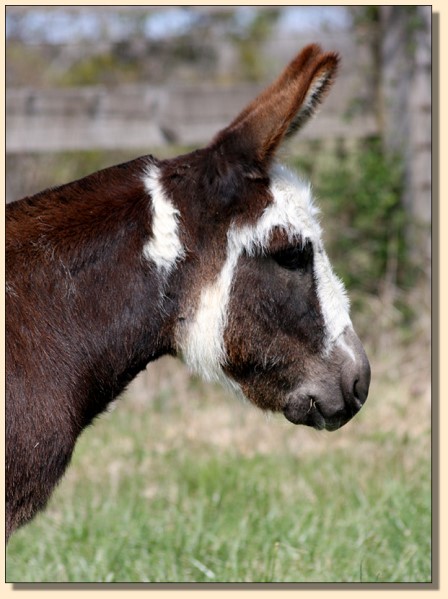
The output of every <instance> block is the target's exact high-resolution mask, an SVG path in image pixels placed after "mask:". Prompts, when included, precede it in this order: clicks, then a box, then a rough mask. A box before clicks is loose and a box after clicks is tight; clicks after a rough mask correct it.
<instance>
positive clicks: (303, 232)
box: [271, 165, 352, 351]
mask: <svg viewBox="0 0 448 599" xmlns="http://www.w3.org/2000/svg"><path fill="white" fill-rule="evenodd" d="M271 191H272V194H273V196H274V198H275V201H276V203H277V204H278V205H284V206H286V209H287V211H288V221H289V223H288V224H289V230H290V231H291V232H292V233H293V236H300V237H301V238H302V239H304V240H305V239H308V240H309V241H311V243H312V244H313V249H314V278H315V281H316V287H317V295H318V298H319V304H320V309H321V311H322V315H323V317H324V321H325V327H326V331H327V339H326V349H327V351H329V350H331V348H332V346H333V345H334V342H335V341H336V339H337V338H338V337H339V336H340V335H341V334H342V332H343V331H344V329H345V328H346V327H348V326H350V327H351V326H352V324H351V320H350V316H349V301H348V298H347V295H346V293H345V289H344V285H343V284H342V282H341V281H340V279H339V278H338V277H337V276H336V275H335V274H334V272H333V269H332V267H331V264H330V261H329V260H328V256H327V254H326V253H325V250H324V248H323V244H322V238H321V228H320V225H319V223H318V221H317V219H316V216H317V214H318V212H317V210H316V208H315V207H314V206H313V201H312V197H311V191H310V188H309V186H308V187H304V184H303V182H302V181H300V180H299V179H297V177H296V176H295V175H294V174H293V173H291V172H290V171H288V170H287V169H286V168H285V167H283V166H281V165H277V166H276V167H274V169H273V172H272V173H271Z"/></svg>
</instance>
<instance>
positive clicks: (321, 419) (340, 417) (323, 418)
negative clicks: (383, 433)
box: [283, 397, 358, 431]
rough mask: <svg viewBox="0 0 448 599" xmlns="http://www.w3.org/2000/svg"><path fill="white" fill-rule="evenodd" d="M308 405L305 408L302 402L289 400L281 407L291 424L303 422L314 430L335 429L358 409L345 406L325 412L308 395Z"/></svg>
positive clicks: (342, 424)
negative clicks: (328, 412)
mask: <svg viewBox="0 0 448 599" xmlns="http://www.w3.org/2000/svg"><path fill="white" fill-rule="evenodd" d="M308 401H309V405H308V406H307V407H306V408H305V407H304V405H303V403H295V402H294V401H292V402H289V403H288V404H287V405H286V406H285V408H284V409H283V414H284V416H285V418H286V419H287V420H289V421H290V422H292V423H293V424H303V425H305V426H310V427H312V428H314V429H316V430H319V431H321V430H324V429H325V430H327V431H335V430H337V429H338V428H341V427H342V426H344V424H346V423H347V422H348V421H349V420H350V419H351V418H352V417H353V416H354V415H355V413H356V412H357V411H358V410H356V411H355V410H350V409H347V408H346V407H345V406H344V407H343V408H340V409H337V410H335V411H332V413H331V414H325V413H324V412H323V410H322V408H321V406H320V405H319V402H318V401H316V400H314V398H312V397H310V398H309V399H308Z"/></svg>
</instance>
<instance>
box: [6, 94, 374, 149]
mask: <svg viewBox="0 0 448 599" xmlns="http://www.w3.org/2000/svg"><path fill="white" fill-rule="evenodd" d="M258 91H260V86H258V85H251V84H249V85H246V84H240V85H232V86H216V85H210V84H207V85H194V86H193V85H192V86H186V85H183V86H175V85H172V86H167V87H152V86H142V85H140V86H132V87H121V88H118V89H115V90H113V91H111V90H109V89H107V88H105V87H91V88H89V87H83V88H70V89H50V90H48V89H46V90H31V89H9V90H7V92H6V151H7V153H20V152H24V151H25V152H48V151H61V150H83V149H92V148H98V149H108V150H111V149H127V148H150V147H159V146H163V145H165V144H167V143H174V144H179V145H187V146H188V145H195V144H201V143H206V142H208V141H209V140H210V139H211V137H212V136H213V135H214V134H215V133H216V132H217V131H218V130H219V129H220V128H221V127H224V126H225V125H226V124H228V123H229V122H230V120H231V119H232V118H233V117H234V116H236V114H238V112H239V111H240V110H241V109H242V108H243V107H244V106H245V104H246V103H247V102H249V101H250V100H252V99H253V98H254V96H255V95H256V94H257V93H258ZM338 104H339V105H338ZM373 133H377V125H376V121H375V118H374V115H373V114H372V115H367V116H365V115H364V116H362V117H360V116H358V117H357V118H354V119H350V120H348V119H346V118H344V117H343V115H341V106H340V102H338V103H336V104H335V103H333V104H332V103H330V102H328V103H325V105H324V107H323V108H322V114H320V115H319V118H317V119H315V121H314V122H313V124H312V125H310V126H308V127H306V128H305V129H304V131H303V135H302V139H303V138H305V139H306V138H307V139H322V138H331V137H333V138H335V137H341V138H355V139H358V138H363V137H365V136H367V135H370V134H373Z"/></svg>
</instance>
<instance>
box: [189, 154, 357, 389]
mask: <svg viewBox="0 0 448 599" xmlns="http://www.w3.org/2000/svg"><path fill="white" fill-rule="evenodd" d="M270 174H271V192H272V195H273V202H272V203H271V204H269V206H268V207H267V208H266V209H265V211H264V212H263V214H262V215H261V216H260V218H259V219H258V221H257V222H256V223H255V224H254V225H246V226H243V227H236V226H234V225H232V226H231V227H230V229H229V231H228V233H227V249H226V260H225V262H224V265H223V267H222V269H221V271H220V273H219V274H218V276H217V277H216V279H215V280H214V281H213V282H212V283H211V284H209V285H208V286H207V287H206V288H204V289H203V291H202V293H201V296H200V300H199V304H198V307H197V309H196V312H195V315H194V318H193V320H192V321H191V322H190V323H188V325H187V327H186V330H184V332H183V333H182V334H181V335H180V340H179V344H180V348H181V351H182V354H183V357H184V359H185V361H186V363H187V364H188V366H189V367H190V368H191V369H192V370H193V371H194V372H196V373H198V374H199V375H201V376H202V377H203V378H204V379H206V380H212V381H220V382H224V384H227V385H228V386H230V387H231V388H232V389H233V390H234V391H236V392H237V393H238V394H239V395H241V390H240V387H239V385H237V384H236V383H235V382H234V381H232V380H230V379H229V378H228V377H227V376H226V375H225V374H224V372H223V369H222V365H223V364H225V361H226V351H225V347H224V331H225V328H226V324H227V312H228V304H229V298H230V292H231V287H232V282H233V279H234V275H235V269H236V266H237V263H238V258H239V257H240V255H241V253H242V252H243V251H244V252H246V253H247V254H249V255H250V254H254V253H255V252H259V251H260V250H264V249H266V248H267V247H268V245H269V241H270V235H271V231H272V230H273V228H274V227H281V228H283V229H284V230H285V231H286V233H287V234H288V236H289V238H290V240H291V241H294V240H295V239H298V238H299V237H300V238H301V239H302V240H303V239H308V240H310V241H311V242H312V243H313V247H314V251H315V253H314V266H315V278H316V286H317V293H318V297H319V302H320V307H321V310H322V313H323V317H324V320H325V325H326V329H327V343H326V348H327V351H329V350H330V349H331V347H333V345H334V342H335V340H336V339H337V338H338V337H339V336H340V335H341V333H342V332H343V331H344V329H345V328H346V327H347V326H351V321H350V317H349V304H348V300H347V297H346V295H345V292H344V288H343V285H342V283H341V282H340V281H339V279H338V278H337V277H336V276H335V275H334V273H333V271H332V268H331V265H330V262H329V260H328V258H327V255H326V254H325V252H324V250H323V246H322V241H321V228H320V226H319V223H318V221H317V219H316V216H317V214H318V210H317V208H316V207H315V206H314V204H313V201H312V196H311V189H310V186H309V184H307V183H304V182H303V181H301V180H299V179H298V178H297V177H296V176H295V175H294V174H293V173H291V172H290V171H289V170H287V169H286V168H285V167H283V166H280V165H276V166H275V167H274V168H273V169H272V171H271V173H270Z"/></svg>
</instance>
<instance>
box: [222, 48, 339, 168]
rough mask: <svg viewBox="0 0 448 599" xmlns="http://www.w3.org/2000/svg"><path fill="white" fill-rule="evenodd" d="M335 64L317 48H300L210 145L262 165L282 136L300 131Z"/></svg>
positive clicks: (331, 55) (336, 59)
mask: <svg viewBox="0 0 448 599" xmlns="http://www.w3.org/2000/svg"><path fill="white" fill-rule="evenodd" d="M338 63H339V57H338V55H337V54H335V53H333V52H328V53H325V54H324V53H322V52H321V50H320V48H319V46H317V45H316V44H311V45H309V46H307V47H306V48H304V49H303V50H302V51H301V52H300V53H299V54H298V55H297V56H296V58H295V59H294V60H293V61H292V62H291V63H290V64H289V65H288V66H287V67H286V69H285V70H284V71H283V72H282V74H281V75H280V76H279V77H278V79H276V81H274V83H272V85H270V86H269V87H268V88H267V89H265V90H264V91H263V92H262V93H261V94H260V95H259V96H258V97H257V98H256V99H255V100H254V101H253V102H251V103H250V104H249V105H248V106H247V107H246V108H245V109H244V110H243V111H242V112H241V113H240V114H239V115H238V116H237V118H236V119H235V120H234V121H232V123H231V124H230V125H229V126H228V127H226V128H225V129H223V130H222V131H221V132H220V133H219V134H218V135H217V137H216V138H215V140H214V141H213V142H212V146H215V147H218V146H219V147H220V153H221V154H224V155H225V154H229V153H230V154H233V153H237V154H238V156H239V157H243V158H245V161H246V163H247V161H250V162H252V163H253V162H256V163H257V164H259V165H263V166H266V165H267V164H268V163H269V161H270V160H271V159H272V157H273V155H274V153H275V151H276V150H277V148H278V146H279V145H280V143H281V142H282V140H283V139H284V138H285V137H289V136H290V135H292V134H293V133H295V132H296V131H297V130H298V129H300V128H301V127H302V126H303V125H304V124H305V123H306V121H307V120H308V119H309V118H310V117H311V116H312V115H313V114H314V111H315V109H316V106H317V105H318V104H319V103H320V102H321V101H322V99H323V97H324V96H325V93H326V92H327V91H328V89H329V87H330V85H331V83H332V81H333V78H334V75H335V73H336V70H337V66H338Z"/></svg>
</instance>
